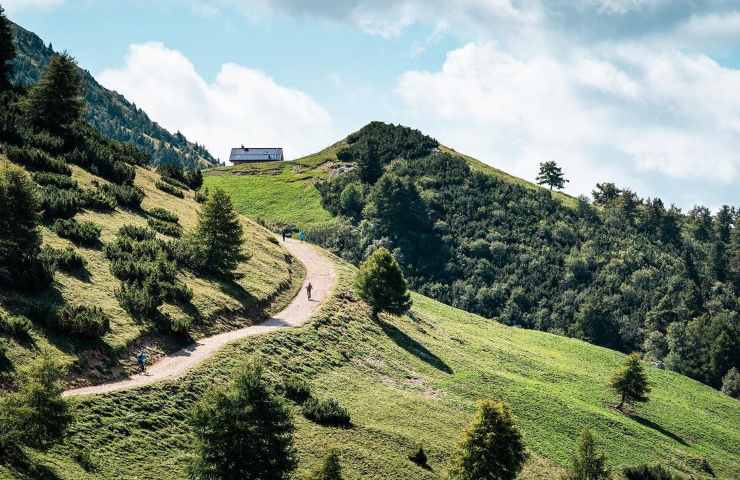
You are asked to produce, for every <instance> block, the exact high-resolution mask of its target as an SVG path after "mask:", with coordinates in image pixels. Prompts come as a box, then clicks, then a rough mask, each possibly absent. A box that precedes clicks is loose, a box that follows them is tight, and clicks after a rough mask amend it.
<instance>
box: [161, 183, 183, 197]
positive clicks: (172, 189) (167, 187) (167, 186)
mask: <svg viewBox="0 0 740 480" xmlns="http://www.w3.org/2000/svg"><path fill="white" fill-rule="evenodd" d="M154 186H156V187H157V188H158V189H160V190H162V191H163V192H166V193H169V194H170V195H174V196H175V197H178V198H185V194H184V193H182V190H180V189H179V188H177V187H173V186H172V185H170V184H169V183H165V182H162V181H161V180H157V181H156V182H155V183H154Z"/></svg>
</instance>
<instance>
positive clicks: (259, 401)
mask: <svg viewBox="0 0 740 480" xmlns="http://www.w3.org/2000/svg"><path fill="white" fill-rule="evenodd" d="M190 422H191V424H192V426H193V428H194V430H195V436H196V438H197V444H196V459H195V461H194V463H193V464H192V465H191V467H190V473H191V478H195V479H203V480H205V479H215V478H218V479H222V480H284V479H287V478H289V476H290V473H291V472H292V471H293V470H294V469H295V467H296V465H297V460H296V455H295V449H294V447H293V432H294V430H295V428H294V426H293V420H292V417H291V415H290V411H289V410H288V408H287V406H286V405H285V403H284V401H283V400H282V398H281V397H279V396H277V395H276V394H275V393H274V392H273V391H272V390H271V389H270V387H269V386H268V384H267V382H266V381H265V380H264V378H263V375H262V368H261V366H260V365H259V364H257V363H254V362H251V363H249V364H247V365H246V366H245V367H244V368H243V369H242V371H241V372H240V373H239V374H238V376H237V377H236V379H235V380H234V382H233V384H231V385H230V386H228V387H216V388H214V389H213V390H212V391H210V392H209V393H208V394H207V395H206V396H205V397H204V398H203V399H202V400H200V401H199V402H198V403H197V404H196V406H195V407H194V408H193V411H192V413H191V417H190Z"/></svg>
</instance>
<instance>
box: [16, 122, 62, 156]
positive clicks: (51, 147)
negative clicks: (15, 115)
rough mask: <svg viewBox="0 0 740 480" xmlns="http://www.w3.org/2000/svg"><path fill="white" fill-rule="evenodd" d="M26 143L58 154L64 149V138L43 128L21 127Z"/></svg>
mask: <svg viewBox="0 0 740 480" xmlns="http://www.w3.org/2000/svg"><path fill="white" fill-rule="evenodd" d="M20 132H21V135H22V136H23V140H24V143H25V144H26V145H27V146H29V147H34V148H38V149H39V150H43V151H45V152H49V153H52V154H54V155H57V154H59V153H62V151H63V150H64V139H63V138H60V137H57V136H56V135H53V134H51V133H49V132H45V131H43V130H34V129H32V128H21V129H20Z"/></svg>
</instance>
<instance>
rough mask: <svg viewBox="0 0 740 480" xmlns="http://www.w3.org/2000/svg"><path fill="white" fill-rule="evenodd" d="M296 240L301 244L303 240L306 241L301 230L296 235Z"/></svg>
mask: <svg viewBox="0 0 740 480" xmlns="http://www.w3.org/2000/svg"><path fill="white" fill-rule="evenodd" d="M298 239H299V240H300V241H301V242H303V241H304V240H306V234H305V233H303V230H301V231H300V232H299V233H298Z"/></svg>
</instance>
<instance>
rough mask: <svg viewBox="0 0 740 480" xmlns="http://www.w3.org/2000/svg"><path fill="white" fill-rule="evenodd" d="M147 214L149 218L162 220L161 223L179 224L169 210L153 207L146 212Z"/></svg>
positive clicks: (175, 216)
mask: <svg viewBox="0 0 740 480" xmlns="http://www.w3.org/2000/svg"><path fill="white" fill-rule="evenodd" d="M147 214H148V215H149V216H150V217H153V218H156V219H157V220H162V221H163V222H170V223H179V222H180V219H179V218H178V216H177V215H175V214H174V213H172V212H170V211H169V210H166V209H164V208H160V207H155V208H152V209H151V210H149V211H148V212H147Z"/></svg>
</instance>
